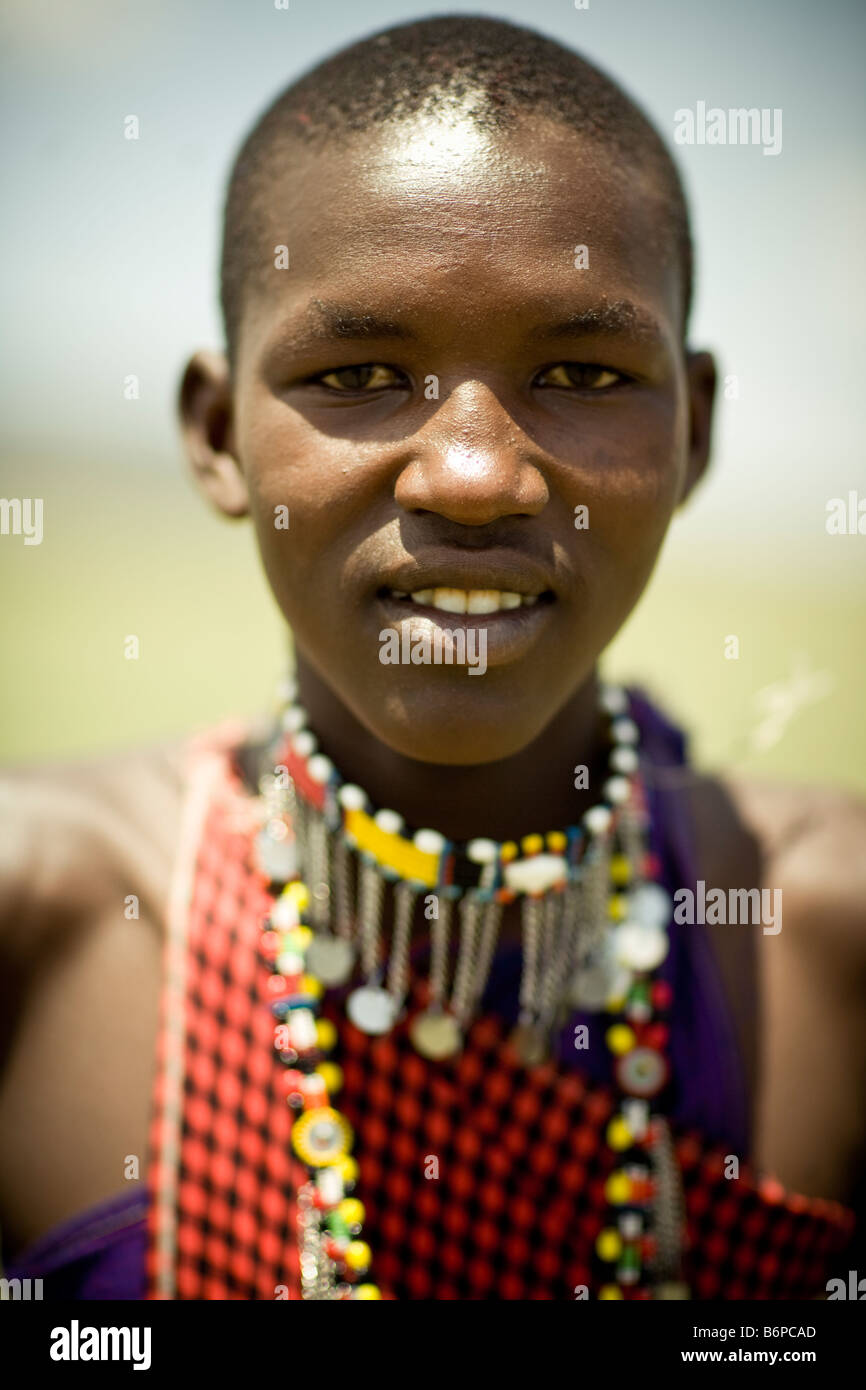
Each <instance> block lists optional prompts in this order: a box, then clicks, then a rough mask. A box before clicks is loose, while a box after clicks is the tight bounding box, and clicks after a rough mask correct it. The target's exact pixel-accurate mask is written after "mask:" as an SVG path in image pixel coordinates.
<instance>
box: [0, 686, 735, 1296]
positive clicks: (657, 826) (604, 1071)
mask: <svg viewBox="0 0 866 1390" xmlns="http://www.w3.org/2000/svg"><path fill="white" fill-rule="evenodd" d="M629 693H630V697H631V714H632V717H633V718H634V719H635V720H636V722H637V724H638V725H639V727H640V730H641V749H642V755H643V758H644V759H646V760H648V761H649V763H651V765H652V768H651V770H650V772H649V775H648V776H647V777H646V790H647V796H648V799H649V803H650V810H651V816H652V844H651V848H652V850H653V852H654V853H655V854H656V855H658V857H659V859H660V861H661V863H662V866H663V881H664V884H665V886H666V887H667V888H668V890H669V891H670V893H671V894H673V893H674V892H675V891H676V889H677V888H681V887H694V884H695V881H696V873H695V855H694V847H693V844H692V838H691V824H690V817H689V814H688V806H687V801H686V792H685V788H684V786H683V784H682V781H681V780H680V779H678V778H677V775H676V771H675V769H677V768H683V767H684V766H685V764H686V744H685V739H684V737H683V735H682V734H681V733H680V731H679V730H678V729H676V728H674V726H673V725H672V724H670V723H669V722H668V721H667V720H666V719H665V718H664V717H663V716H662V715H661V714H660V713H659V712H658V711H657V710H656V709H655V708H654V706H653V705H651V704H650V702H649V701H648V700H647V698H646V696H645V695H644V694H643V693H642V692H640V691H638V690H634V689H633V690H631V691H630V692H629ZM664 769H670V770H673V775H670V774H669V775H668V776H666V775H665V772H664ZM660 770H661V772H660V775H657V774H659V771H660ZM670 943H671V948H670V952H669V954H668V956H667V959H666V960H665V962H664V963H663V965H662V966H661V968H660V971H659V974H660V976H661V978H663V979H666V980H667V981H668V982H669V983H670V985H671V986H672V988H673V991H674V1006H673V1017H672V1019H671V1036H670V1052H671V1060H672V1063H673V1075H674V1082H673V1097H672V1103H671V1114H672V1116H673V1118H674V1119H675V1120H677V1121H679V1122H680V1123H681V1124H683V1125H686V1126H690V1127H694V1128H695V1129H698V1130H700V1131H701V1132H702V1133H703V1134H704V1135H705V1136H706V1137H707V1138H708V1139H709V1140H710V1141H712V1142H717V1143H722V1144H725V1145H728V1146H729V1147H730V1149H731V1151H732V1152H734V1153H738V1154H740V1155H746V1154H747V1153H748V1126H747V1105H746V1089H745V1082H744V1074H743V1068H742V1063H741V1059H740V1056H739V1052H738V1049H737V1045H736V1040H735V1036H734V1032H733V1026H732V1021H731V1017H730V1014H729V1011H728V1008H727V1005H726V1002H725V998H724V994H723V992H722V986H721V980H720V977H719V974H718V968H717V966H716V962H715V960H714V957H713V954H712V949H711V946H710V943H709V941H708V940H707V939H706V935H705V933H704V931H703V928H701V927H699V926H687V927H684V926H678V925H676V924H674V925H672V926H671V929H670ZM426 954H428V948H427V947H426V946H424V947H421V948H420V952H419V951H415V952H413V960H419V961H420V960H422V959H423V958H424V956H425V955H426ZM520 955H521V951H520V947H519V945H518V946H513V947H508V948H506V949H504V950H502V951H500V952H499V953H498V955H497V957H496V959H495V961H494V963H493V968H492V970H491V973H490V979H489V981H488V985H487V989H486V990H485V994H484V1007H485V1008H488V1009H492V1010H495V1011H496V1012H498V1013H501V1014H502V1015H503V1016H504V1017H506V1018H508V1019H510V1020H512V1021H514V1020H516V1018H517V1011H518V1004H517V995H518V986H519V980H520ZM578 1023H586V1024H587V1025H588V1030H589V1040H590V1046H589V1047H588V1048H587V1049H585V1050H581V1051H577V1050H575V1048H574V1027H575V1025H576V1024H578ZM557 1055H558V1057H559V1060H560V1061H561V1062H562V1064H563V1065H565V1066H569V1067H576V1068H578V1069H579V1070H581V1071H582V1072H585V1073H586V1074H587V1075H588V1076H589V1077H590V1079H591V1080H593V1081H595V1082H599V1083H605V1082H610V1080H611V1060H610V1054H609V1053H608V1051H607V1049H606V1047H605V1044H604V1039H603V1037H602V1030H601V1029H600V1028H599V1027H598V1015H597V1014H585V1013H580V1012H578V1013H575V1014H574V1015H573V1016H572V1017H571V1019H570V1020H569V1022H568V1024H567V1025H566V1026H565V1028H564V1029H563V1030H562V1033H561V1035H560V1037H559V1041H558V1045H557ZM146 1216H147V1187H146V1184H144V1183H136V1184H134V1185H131V1186H130V1188H129V1189H128V1190H126V1191H123V1192H121V1193H120V1194H118V1196H116V1197H112V1198H109V1199H108V1200H107V1201H105V1202H101V1203H99V1204H98V1205H97V1206H94V1207H91V1208H89V1209H88V1210H87V1211H85V1212H82V1213H81V1214H80V1215H79V1216H76V1217H73V1218H71V1219H70V1220H69V1221H64V1222H62V1223H61V1224H60V1225H58V1226H55V1227H54V1228H53V1229H52V1230H51V1231H49V1232H47V1234H46V1235H44V1236H42V1237H41V1238H40V1239H39V1240H37V1241H35V1242H34V1243H33V1244H32V1245H30V1246H29V1247H28V1248H27V1249H26V1250H23V1251H21V1252H20V1254H19V1255H18V1256H17V1257H16V1259H14V1260H13V1261H12V1262H11V1264H9V1265H7V1267H6V1268H5V1269H4V1271H3V1272H4V1274H5V1276H6V1278H8V1279H14V1278H22V1279H24V1278H28V1277H29V1278H42V1279H43V1281H44V1285H43V1297H45V1298H53V1299H75V1300H78V1299H143V1298H144V1297H145V1293H146V1278H145V1253H146V1245H147V1221H146Z"/></svg>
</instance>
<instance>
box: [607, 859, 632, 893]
mask: <svg viewBox="0 0 866 1390" xmlns="http://www.w3.org/2000/svg"><path fill="white" fill-rule="evenodd" d="M630 878H631V865H630V864H629V862H628V860H627V859H626V857H625V855H624V854H614V855H612V857H611V861H610V881H611V883H615V884H616V886H617V888H623V887H624V886H625V885H626V884H627V883H628V882H629V880H630Z"/></svg>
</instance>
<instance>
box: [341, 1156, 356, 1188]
mask: <svg viewBox="0 0 866 1390" xmlns="http://www.w3.org/2000/svg"><path fill="white" fill-rule="evenodd" d="M336 1169H337V1172H338V1173H339V1174H340V1176H341V1178H342V1179H343V1182H345V1183H350V1182H357V1180H358V1163H357V1160H356V1159H354V1158H352V1155H351V1154H347V1155H346V1157H345V1158H343V1159H341V1160H340V1162H339V1163H338V1164H336Z"/></svg>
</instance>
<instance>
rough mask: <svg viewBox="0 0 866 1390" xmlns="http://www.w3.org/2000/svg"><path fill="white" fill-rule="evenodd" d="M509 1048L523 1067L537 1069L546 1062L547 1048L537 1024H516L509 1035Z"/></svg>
mask: <svg viewBox="0 0 866 1390" xmlns="http://www.w3.org/2000/svg"><path fill="white" fill-rule="evenodd" d="M510 1041H511V1046H512V1047H513V1048H514V1051H515V1052H516V1053H517V1055H518V1057H519V1058H520V1060H521V1062H522V1063H523V1065H524V1066H525V1067H537V1066H538V1065H539V1063H541V1062H544V1061H546V1060H547V1057H548V1047H547V1042H546V1039H545V1037H544V1033H543V1031H542V1030H541V1028H539V1027H538V1025H537V1024H534V1023H518V1025H517V1027H516V1028H515V1029H514V1031H513V1032H512V1034H511V1039H510Z"/></svg>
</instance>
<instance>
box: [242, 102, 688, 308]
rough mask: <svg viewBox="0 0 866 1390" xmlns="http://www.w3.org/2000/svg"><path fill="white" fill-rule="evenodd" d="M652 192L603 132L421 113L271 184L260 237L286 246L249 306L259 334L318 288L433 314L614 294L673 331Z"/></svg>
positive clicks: (673, 292) (669, 268)
mask: <svg viewBox="0 0 866 1390" xmlns="http://www.w3.org/2000/svg"><path fill="white" fill-rule="evenodd" d="M662 198H663V195H662V193H661V191H660V189H659V187H658V185H657V184H656V183H655V182H654V181H653V179H652V178H651V177H649V175H648V174H647V173H646V172H644V171H642V170H641V169H640V168H638V167H636V166H635V165H634V164H633V163H631V162H630V161H626V160H625V159H624V158H623V157H622V156H621V155H618V154H617V153H616V152H615V150H614V149H613V147H612V146H608V145H607V144H603V143H601V142H599V141H597V140H590V139H586V138H584V137H581V136H580V135H579V134H578V133H577V132H574V131H572V130H571V129H569V128H567V127H565V126H563V125H561V124H559V123H555V122H551V121H550V120H548V119H546V118H533V119H529V118H527V119H525V120H522V121H521V122H520V123H519V125H517V126H516V127H515V128H514V129H512V130H510V131H508V132H506V133H503V132H499V131H489V130H485V129H484V128H479V126H478V125H477V123H475V122H474V121H473V120H472V119H471V118H470V117H469V116H461V115H460V114H459V113H458V114H456V115H455V114H454V113H449V114H448V115H442V114H438V113H434V114H431V115H427V116H425V115H419V116H416V117H413V118H411V119H410V120H404V121H401V122H399V124H394V125H391V126H384V127H379V128H376V129H375V130H373V131H372V132H369V133H362V134H354V135H352V136H351V138H349V139H347V140H346V141H345V142H344V143H342V144H340V143H339V142H337V141H336V140H332V141H331V142H330V143H329V144H328V145H327V146H326V147H325V150H324V151H323V152H322V153H320V154H317V155H315V156H309V155H301V157H300V158H299V159H298V161H297V163H296V164H293V167H292V171H291V174H290V175H289V174H287V176H286V177H285V178H284V179H283V178H278V179H277V180H276V181H275V182H274V184H273V185H272V186H271V188H270V189H269V190H268V197H267V202H268V206H269V209H270V216H269V218H268V222H269V226H268V227H267V229H264V228H263V229H262V234H263V240H264V241H265V242H267V246H268V250H269V252H270V248H272V246H273V245H274V244H275V243H285V244H286V245H287V246H288V247H289V253H290V270H289V272H288V273H284V272H283V273H279V272H276V273H274V274H273V275H272V274H270V273H269V272H268V273H267V275H266V277H265V279H264V281H263V284H264V286H265V289H266V293H265V294H264V295H259V296H256V299H257V301H258V302H257V303H256V304H254V305H253V306H252V307H253V312H254V315H255V318H256V319H257V321H258V328H259V330H260V331H262V332H266V331H267V326H268V324H269V323H271V322H275V321H276V320H277V319H278V318H284V317H285V315H286V313H287V312H291V311H295V312H298V313H302V312H304V311H305V310H308V309H309V307H310V306H311V305H314V304H315V302H316V301H317V300H318V299H333V300H340V301H341V302H345V303H355V304H356V305H357V307H358V308H359V310H360V309H361V308H362V305H363V301H364V299H365V297H367V298H369V299H370V300H371V301H375V304H376V307H377V308H382V307H385V306H386V305H387V306H391V305H393V306H395V307H396V306H398V305H399V306H401V307H402V309H403V310H404V311H406V312H409V311H412V312H415V311H418V312H422V313H423V311H424V310H425V308H426V310H427V311H428V312H430V313H435V314H436V315H438V316H439V318H440V319H441V318H442V316H443V315H444V316H446V317H447V316H448V315H449V314H452V315H456V316H457V317H460V316H463V315H465V314H466V312H467V310H468V309H469V308H470V306H477V307H478V309H479V310H483V311H484V313H485V315H488V316H489V315H492V316H493V317H497V316H498V317H501V318H508V317H510V316H513V315H515V314H517V315H519V314H520V313H521V312H522V310H523V309H524V307H525V306H529V305H535V304H539V303H544V304H550V305H551V308H554V307H555V304H556V301H557V300H558V299H560V298H567V299H568V300H569V302H570V303H580V304H583V303H585V305H586V307H587V308H591V307H595V306H603V305H604V304H605V303H606V302H610V301H615V302H618V301H623V300H625V301H628V302H629V303H632V304H635V305H637V306H638V308H639V310H643V311H645V314H646V317H647V318H648V319H654V320H655V321H657V322H660V323H661V324H662V326H663V327H664V326H667V327H668V328H669V329H670V330H671V331H672V332H673V333H674V334H675V333H676V329H677V327H678V324H679V318H680V314H681V310H682V301H681V295H682V284H681V271H680V267H679V264H678V261H677V255H676V248H675V245H674V238H673V236H672V234H671V232H670V230H669V221H670V219H669V218H668V217H667V216H666V215H665V209H664V206H663V202H662ZM578 248H585V249H584V250H583V251H578ZM270 254H271V255H272V252H270ZM576 262H577V264H576Z"/></svg>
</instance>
